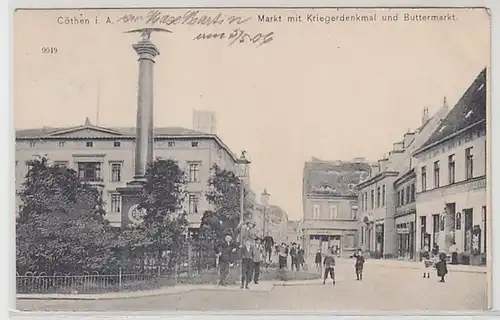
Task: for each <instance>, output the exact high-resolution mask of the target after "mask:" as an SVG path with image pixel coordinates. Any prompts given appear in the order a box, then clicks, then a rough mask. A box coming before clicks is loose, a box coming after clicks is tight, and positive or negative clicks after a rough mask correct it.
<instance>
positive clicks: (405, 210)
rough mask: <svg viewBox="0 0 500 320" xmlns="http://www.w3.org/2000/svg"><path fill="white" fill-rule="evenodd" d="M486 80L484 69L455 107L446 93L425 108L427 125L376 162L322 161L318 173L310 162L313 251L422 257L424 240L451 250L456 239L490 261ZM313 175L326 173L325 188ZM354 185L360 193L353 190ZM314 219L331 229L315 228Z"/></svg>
mask: <svg viewBox="0 0 500 320" xmlns="http://www.w3.org/2000/svg"><path fill="white" fill-rule="evenodd" d="M486 80H487V74H486V69H484V70H482V71H481V72H480V74H479V75H478V76H477V77H476V79H475V80H474V81H473V82H472V84H471V85H470V86H469V88H468V89H467V90H466V91H465V93H464V94H463V95H462V96H461V98H460V99H459V101H458V102H457V103H456V104H455V105H454V106H453V107H452V108H450V107H449V105H448V102H447V101H446V98H445V99H444V101H443V104H442V106H441V107H440V108H439V110H438V111H437V112H436V113H435V114H434V115H432V116H431V115H430V114H429V111H428V109H424V111H423V116H422V122H421V125H420V127H419V128H418V129H416V130H415V131H413V132H407V133H405V134H404V135H403V136H402V138H401V140H399V141H397V142H396V143H394V144H393V148H392V150H390V151H389V152H388V154H387V155H385V156H384V157H383V158H382V159H380V160H378V161H377V163H374V164H373V163H372V164H369V163H368V162H366V161H365V162H360V161H352V162H350V163H347V164H346V163H344V164H343V166H344V169H345V170H344V171H338V170H337V171H336V173H335V174H331V171H332V170H335V165H334V163H328V162H325V161H322V162H321V165H322V166H323V167H324V168H322V170H319V171H316V172H315V173H314V174H313V173H311V167H312V165H311V163H306V166H305V170H304V173H305V174H304V190H305V191H304V195H303V200H304V216H303V222H302V229H303V233H304V239H303V242H304V245H306V246H308V247H309V249H310V251H311V250H314V249H316V246H318V245H320V246H324V247H326V246H329V245H330V246H331V245H333V246H338V247H339V248H340V250H341V252H342V253H343V254H350V253H351V252H352V250H354V249H355V248H361V249H362V250H364V251H365V252H367V253H369V254H370V255H371V256H373V257H376V258H400V259H409V260H418V259H419V257H420V253H421V251H422V250H423V249H424V248H425V247H427V248H432V247H434V246H438V247H439V249H440V250H441V251H444V252H448V251H449V249H450V247H451V246H452V244H456V247H457V249H458V252H459V253H462V254H463V255H466V256H469V257H470V259H471V263H475V264H478V263H484V262H485V253H486V252H487V241H486V239H487V236H488V234H487V229H488V226H487V221H488V218H487V188H486V181H487V178H486V177H487V160H486V159H487V157H486V149H487V139H486V100H487V94H486V89H487V87H486V84H487V81H486ZM356 164H357V165H358V167H356V166H354V167H353V165H356ZM346 166H347V167H348V168H347V167H346ZM359 166H362V168H363V170H364V172H365V173H364V174H361V171H360V170H361V169H360V167H359ZM316 167H318V164H316ZM325 167H326V168H325ZM337 167H338V166H337ZM346 168H347V169H346ZM356 173H357V174H356ZM314 175H317V176H319V177H318V178H316V184H315V186H316V191H320V190H321V191H323V194H322V195H321V194H320V193H318V192H313V191H314V188H312V187H311V183H310V181H311V176H314ZM332 176H335V178H332ZM339 177H341V178H340V180H339ZM346 177H347V181H350V183H351V186H350V187H348V189H347V192H346V191H345V190H343V189H342V187H340V188H339V183H338V181H345V180H346ZM349 179H350V180H349ZM352 184H355V185H354V186H352ZM340 186H342V183H341V184H340ZM339 189H340V190H341V191H340V192H339ZM351 189H352V190H353V192H352V193H353V194H354V195H353V196H351V197H349V195H350V193H349V190H351ZM342 190H343V191H342ZM340 203H343V205H341V206H340V207H339V208H340V211H337V210H338V209H336V208H335V206H336V205H339V204H340ZM332 206H333V207H332ZM332 208H333V209H332ZM332 210H333V212H332ZM317 211H320V213H318V212H317ZM325 211H326V212H327V213H322V212H325ZM314 224H316V225H317V226H318V225H322V226H323V228H324V230H322V231H321V232H311V230H313V231H314V230H315V229H316V227H315V226H314ZM311 233H315V234H311ZM318 233H319V234H320V235H319V236H317V235H316V234H318ZM315 242H319V243H315Z"/></svg>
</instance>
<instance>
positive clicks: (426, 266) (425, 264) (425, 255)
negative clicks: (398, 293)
mask: <svg viewBox="0 0 500 320" xmlns="http://www.w3.org/2000/svg"><path fill="white" fill-rule="evenodd" d="M421 256H422V270H423V272H424V278H430V277H431V272H430V269H431V268H432V266H433V265H434V262H433V261H432V260H431V256H430V253H429V247H427V246H424V249H423V250H422V253H421Z"/></svg>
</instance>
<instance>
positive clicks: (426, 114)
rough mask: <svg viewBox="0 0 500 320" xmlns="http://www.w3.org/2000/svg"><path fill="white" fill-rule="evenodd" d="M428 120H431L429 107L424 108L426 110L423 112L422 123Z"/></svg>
mask: <svg viewBox="0 0 500 320" xmlns="http://www.w3.org/2000/svg"><path fill="white" fill-rule="evenodd" d="M427 121H429V108H424V112H423V113H422V125H424V124H425V123H426V122H427Z"/></svg>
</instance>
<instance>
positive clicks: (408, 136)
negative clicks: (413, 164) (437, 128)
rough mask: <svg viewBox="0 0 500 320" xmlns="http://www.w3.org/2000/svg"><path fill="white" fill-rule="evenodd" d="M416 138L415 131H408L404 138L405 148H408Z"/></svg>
mask: <svg viewBox="0 0 500 320" xmlns="http://www.w3.org/2000/svg"><path fill="white" fill-rule="evenodd" d="M413 140H415V132H409V131H408V132H407V133H405V135H404V139H403V148H404V149H406V148H408V146H409V145H410V144H411V143H412V142H413Z"/></svg>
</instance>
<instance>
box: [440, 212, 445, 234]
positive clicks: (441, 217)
mask: <svg viewBox="0 0 500 320" xmlns="http://www.w3.org/2000/svg"><path fill="white" fill-rule="evenodd" d="M439 219H440V222H439V230H441V231H444V224H445V223H446V220H445V216H444V215H442V216H440V217H439Z"/></svg>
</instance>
